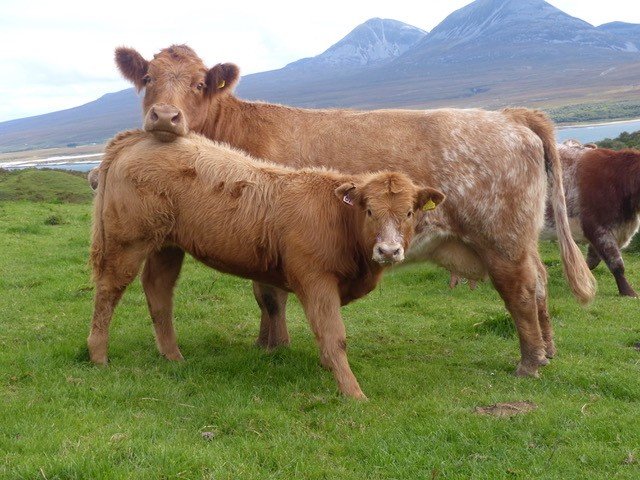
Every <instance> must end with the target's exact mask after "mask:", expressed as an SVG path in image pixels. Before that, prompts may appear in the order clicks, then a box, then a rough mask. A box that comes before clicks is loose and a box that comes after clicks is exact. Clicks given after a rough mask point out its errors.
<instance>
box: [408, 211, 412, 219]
mask: <svg viewBox="0 0 640 480" xmlns="http://www.w3.org/2000/svg"><path fill="white" fill-rule="evenodd" d="M407 217H408V218H411V217H413V210H409V213H407Z"/></svg>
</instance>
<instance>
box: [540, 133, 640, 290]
mask: <svg viewBox="0 0 640 480" xmlns="http://www.w3.org/2000/svg"><path fill="white" fill-rule="evenodd" d="M558 151H559V152H560V157H561V159H562V165H563V173H564V184H565V185H566V190H567V210H568V215H569V220H570V224H571V227H572V231H573V236H574V238H575V239H576V240H577V241H586V242H588V243H589V251H588V255H587V263H588V265H589V268H591V269H594V268H595V267H596V266H597V265H598V264H599V263H600V260H601V259H602V260H604V261H605V263H606V264H607V267H608V268H609V270H610V271H611V273H612V274H613V276H614V278H615V280H616V284H617V286H618V291H619V292H620V295H625V296H630V297H637V296H638V295H637V293H636V292H635V290H634V289H633V288H632V287H631V285H630V284H629V282H628V281H627V279H626V277H625V275H624V262H623V261H622V255H621V254H620V249H622V248H624V247H626V246H627V245H628V244H629V242H630V241H631V239H632V238H633V235H635V233H636V232H637V231H638V226H640V151H638V150H621V151H614V150H609V149H606V148H597V147H596V146H595V145H593V144H586V145H582V144H580V143H579V142H576V141H575V140H567V141H566V142H564V144H562V145H560V146H559V148H558ZM553 214H554V209H553V206H552V205H551V204H548V205H547V217H546V221H545V231H544V235H545V236H550V237H554V236H555V235H556V232H555V221H554V215H553Z"/></svg>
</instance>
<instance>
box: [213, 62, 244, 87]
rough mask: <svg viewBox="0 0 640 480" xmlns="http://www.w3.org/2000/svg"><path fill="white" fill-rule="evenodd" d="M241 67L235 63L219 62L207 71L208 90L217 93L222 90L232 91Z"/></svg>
mask: <svg viewBox="0 0 640 480" xmlns="http://www.w3.org/2000/svg"><path fill="white" fill-rule="evenodd" d="M239 78H240V69H239V68H238V66H237V65H235V64H233V63H219V64H218V65H216V66H215V67H212V68H211V69H210V70H209V71H208V72H207V82H206V83H207V92H208V93H209V94H210V95H216V94H218V93H222V92H231V91H232V90H233V87H235V85H236V83H238V79H239Z"/></svg>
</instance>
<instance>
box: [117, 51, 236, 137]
mask: <svg viewBox="0 0 640 480" xmlns="http://www.w3.org/2000/svg"><path fill="white" fill-rule="evenodd" d="M115 60H116V64H117V65H118V68H119V69H120V72H121V73H122V75H123V76H124V77H125V78H126V79H127V80H129V81H131V83H133V84H134V85H135V87H136V89H137V90H138V91H141V90H144V100H143V103H142V109H143V113H144V115H145V117H146V115H148V114H149V113H150V111H151V110H152V108H153V107H154V106H156V105H172V106H174V107H175V108H177V109H178V110H180V111H181V112H182V115H183V121H184V124H185V126H186V128H187V129H189V130H193V131H196V132H202V130H203V128H204V126H205V123H206V121H207V117H208V116H209V113H210V111H211V109H212V108H215V105H216V103H217V101H218V100H219V99H220V98H221V97H222V96H224V95H227V94H229V93H231V92H232V90H233V87H234V86H235V84H236V83H237V81H238V78H239V76H240V71H239V69H238V67H237V66H235V65H234V64H232V63H221V64H218V65H216V66H214V67H212V68H207V67H206V66H205V65H204V63H203V62H202V60H201V59H200V58H199V57H198V56H197V55H196V53H195V52H194V51H193V50H192V49H191V48H189V47H187V46H186V45H172V46H171V47H169V48H165V49H163V50H161V51H160V53H158V54H156V55H154V57H153V59H152V60H146V59H145V58H144V57H143V56H142V55H140V54H139V53H138V52H137V51H136V50H134V49H132V48H125V47H120V48H117V49H116V52H115Z"/></svg>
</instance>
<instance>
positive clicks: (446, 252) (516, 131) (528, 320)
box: [116, 46, 595, 376]
mask: <svg viewBox="0 0 640 480" xmlns="http://www.w3.org/2000/svg"><path fill="white" fill-rule="evenodd" d="M116 62H117V64H118V67H119V68H120V71H121V72H122V74H123V75H124V76H125V77H126V78H127V79H129V80H131V81H132V82H133V83H134V85H135V86H136V87H137V88H138V89H144V90H145V95H144V100H143V109H144V112H145V114H146V113H149V112H151V113H152V114H153V113H154V112H155V113H156V114H157V111H156V110H157V109H156V106H157V105H159V104H160V105H162V104H168V105H175V106H176V107H178V108H179V109H180V110H182V112H183V113H184V114H185V116H186V120H187V122H188V126H189V128H190V129H191V130H193V131H196V132H199V133H202V134H204V135H206V136H207V137H209V138H212V139H214V140H219V141H223V142H226V143H229V144H230V145H232V146H234V147H238V148H241V149H243V150H245V151H247V152H249V153H250V154H252V155H254V156H256V157H260V158H266V159H269V160H272V161H274V162H276V163H282V164H286V165H291V166H294V167H304V166H322V165H324V166H329V167H331V168H335V169H338V170H340V171H343V172H349V173H361V172H366V171H376V170H385V169H386V170H397V171H402V172H404V173H406V174H408V175H409V177H410V178H411V179H412V180H413V181H414V182H417V183H424V184H426V185H433V186H435V187H436V188H438V189H439V190H441V191H443V192H444V193H445V194H446V195H447V199H448V200H447V202H446V203H445V204H444V205H443V207H442V208H440V209H438V210H437V211H435V212H433V213H431V214H430V215H427V216H425V222H424V223H421V224H420V225H418V227H417V232H416V233H417V235H416V237H415V238H414V241H413V243H412V245H411V248H410V250H409V252H407V256H408V257H412V258H413V259H430V260H433V261H435V262H436V263H438V264H440V265H442V266H444V267H446V268H449V269H450V270H452V271H455V272H458V273H460V274H461V275H462V276H465V277H467V278H484V277H485V276H487V275H488V276H489V277H490V278H491V280H492V282H493V284H494V285H495V287H496V288H497V290H498V291H499V292H500V295H501V296H502V298H503V299H504V301H505V304H506V306H507V309H508V310H509V312H510V313H511V315H512V317H513V318H514V320H515V323H516V327H517V330H518V334H519V337H520V351H521V355H522V357H521V361H520V363H519V365H518V369H517V371H516V372H517V374H518V375H531V376H537V375H538V367H539V366H540V365H545V364H546V363H547V362H548V360H547V358H550V357H552V356H553V355H554V353H555V346H554V343H553V333H552V329H551V323H550V320H549V314H548V311H547V293H546V291H547V289H546V270H545V268H544V266H543V264H542V262H541V261H540V258H539V255H538V235H539V232H540V229H541V228H542V224H543V221H544V198H545V196H546V190H547V175H546V174H545V168H546V169H547V170H548V172H549V174H550V176H551V178H552V180H553V182H552V187H551V192H550V194H551V198H552V201H553V204H554V206H555V207H556V209H555V213H556V223H557V224H558V226H559V238H560V241H559V245H560V252H561V255H562V258H563V266H564V268H565V274H566V276H567V278H568V280H569V284H570V286H571V289H572V292H573V293H574V295H575V296H576V297H577V298H578V299H579V300H580V301H581V302H587V301H589V300H591V299H592V298H593V296H594V294H595V280H594V278H593V276H592V275H591V273H590V272H589V269H588V268H587V265H586V263H585V261H584V258H582V255H581V254H580V250H579V249H578V248H577V246H576V244H575V243H574V241H573V240H572V239H571V234H570V230H569V225H568V221H567V217H566V212H565V208H564V191H563V188H562V174H561V166H560V161H559V159H558V153H557V149H556V144H555V137H554V130H553V125H552V124H551V122H550V121H549V120H548V119H547V117H546V116H545V115H544V114H543V113H542V112H538V111H532V110H526V109H507V110H504V111H501V112H490V111H483V110H455V109H443V110H427V111H416V110H411V111H410V110H378V111H370V112H362V111H351V110H304V109H297V108H289V107H285V106H280V105H273V104H267V103H260V102H245V101H242V100H239V99H238V98H236V97H234V96H233V95H232V93H231V92H232V88H233V86H234V85H235V84H236V82H237V81H238V77H239V72H238V68H237V67H236V66H235V65H233V64H229V63H225V64H219V65H216V66H214V67H213V68H210V69H209V68H207V67H205V65H204V64H203V62H202V60H200V58H198V56H197V55H196V54H195V53H194V52H193V50H191V49H190V48H189V47H186V46H172V47H170V48H167V49H165V50H162V51H161V52H160V53H159V54H157V55H155V56H154V58H153V60H151V61H147V60H145V59H144V58H143V57H142V56H141V55H140V54H139V53H138V52H136V51H135V50H133V49H129V48H119V49H117V50H116ZM254 293H255V295H256V299H257V300H258V303H259V304H260V308H261V310H262V320H261V325H260V335H259V338H258V343H259V344H260V345H263V346H266V347H275V346H277V345H281V344H287V343H288V342H289V335H288V333H287V327H286V322H285V304H286V298H287V295H286V292H283V291H281V290H278V289H276V288H274V287H273V286H270V285H265V284H258V285H254Z"/></svg>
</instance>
